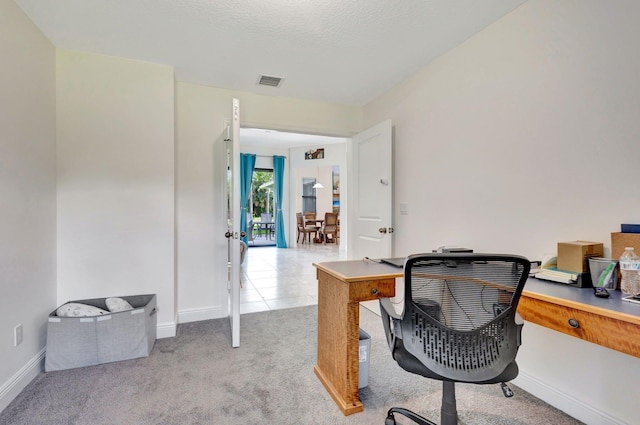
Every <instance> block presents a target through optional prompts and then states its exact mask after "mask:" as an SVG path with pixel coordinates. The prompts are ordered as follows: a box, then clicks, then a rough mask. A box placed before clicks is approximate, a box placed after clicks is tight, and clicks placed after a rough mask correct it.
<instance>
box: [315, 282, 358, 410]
mask: <svg viewBox="0 0 640 425" xmlns="http://www.w3.org/2000/svg"><path fill="white" fill-rule="evenodd" d="M359 322H360V309H359V303H358V302H349V284H348V283H345V282H343V281H341V280H339V279H336V278H335V277H332V276H330V275H329V274H327V273H324V272H323V271H318V364H317V365H316V366H315V368H314V371H315V373H316V375H317V376H318V378H319V379H320V381H321V382H322V384H323V385H324V387H325V388H326V389H327V391H328V392H329V394H330V395H331V397H332V398H333V400H334V401H335V402H336V403H337V404H338V407H339V408H340V410H341V411H342V413H343V414H345V415H350V414H352V413H357V412H361V411H363V410H364V407H363V405H362V402H361V401H360V398H359V396H358V345H359V332H358V328H359Z"/></svg>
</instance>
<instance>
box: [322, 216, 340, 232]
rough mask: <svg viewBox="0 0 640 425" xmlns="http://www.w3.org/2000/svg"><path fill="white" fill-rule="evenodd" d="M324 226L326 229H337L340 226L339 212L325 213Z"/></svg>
mask: <svg viewBox="0 0 640 425" xmlns="http://www.w3.org/2000/svg"><path fill="white" fill-rule="evenodd" d="M324 227H325V229H332V230H333V229H336V228H337V227H338V213H333V212H328V213H324Z"/></svg>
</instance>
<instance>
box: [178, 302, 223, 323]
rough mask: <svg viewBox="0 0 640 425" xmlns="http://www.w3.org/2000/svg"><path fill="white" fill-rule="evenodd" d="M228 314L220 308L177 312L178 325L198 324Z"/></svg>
mask: <svg viewBox="0 0 640 425" xmlns="http://www.w3.org/2000/svg"><path fill="white" fill-rule="evenodd" d="M228 315H229V313H228V312H227V311H226V310H225V309H224V308H222V307H221V306H216V307H204V308H191V309H188V310H181V311H179V312H178V323H190V322H199V321H201V320H211V319H221V318H223V317H227V316H228Z"/></svg>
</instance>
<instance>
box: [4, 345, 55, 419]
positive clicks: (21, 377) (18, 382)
mask: <svg viewBox="0 0 640 425" xmlns="http://www.w3.org/2000/svg"><path fill="white" fill-rule="evenodd" d="M45 350H46V349H45V348H43V349H42V350H40V352H38V354H36V355H35V357H33V358H32V359H31V360H29V361H28V362H27V364H25V365H24V366H23V367H22V368H21V369H20V370H19V371H18V372H16V373H15V375H13V376H12V377H11V378H10V379H9V380H8V381H7V382H5V383H4V384H2V387H0V412H2V411H3V410H4V409H5V408H6V407H7V406H8V405H9V403H11V402H12V401H13V399H14V398H16V397H17V396H18V394H20V391H22V390H23V389H24V387H26V386H27V385H28V384H29V382H31V381H33V379H34V378H35V377H36V376H38V374H40V372H42V371H43V370H44V353H45Z"/></svg>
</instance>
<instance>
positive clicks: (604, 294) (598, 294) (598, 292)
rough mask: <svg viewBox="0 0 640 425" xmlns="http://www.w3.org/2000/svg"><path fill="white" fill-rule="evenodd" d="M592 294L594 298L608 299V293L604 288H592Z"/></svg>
mask: <svg viewBox="0 0 640 425" xmlns="http://www.w3.org/2000/svg"><path fill="white" fill-rule="evenodd" d="M593 293H594V294H595V296H596V297H600V298H609V291H607V290H606V288H601V287H594V288H593Z"/></svg>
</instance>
